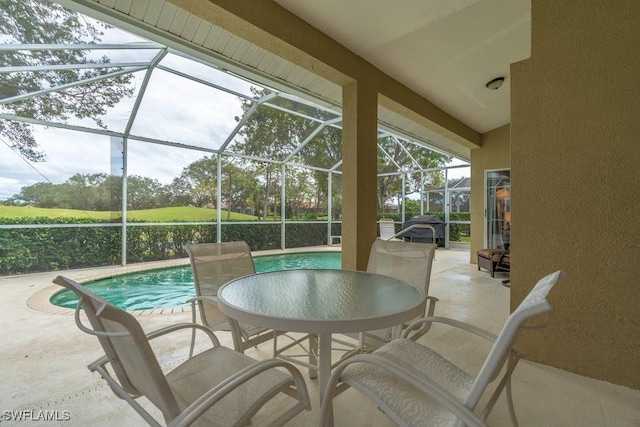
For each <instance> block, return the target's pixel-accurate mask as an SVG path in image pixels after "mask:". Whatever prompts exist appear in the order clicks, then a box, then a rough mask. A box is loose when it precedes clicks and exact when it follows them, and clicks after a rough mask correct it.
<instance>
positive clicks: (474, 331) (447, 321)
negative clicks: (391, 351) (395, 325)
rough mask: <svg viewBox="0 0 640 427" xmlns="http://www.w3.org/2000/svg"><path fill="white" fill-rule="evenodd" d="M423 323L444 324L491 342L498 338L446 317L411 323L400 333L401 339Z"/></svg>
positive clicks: (431, 317)
mask: <svg viewBox="0 0 640 427" xmlns="http://www.w3.org/2000/svg"><path fill="white" fill-rule="evenodd" d="M424 323H444V324H446V325H449V326H453V327H454V328H458V329H462V330H465V331H467V332H470V333H472V334H474V335H477V336H479V337H482V338H485V339H487V340H489V341H492V342H495V340H496V339H497V338H498V337H497V336H496V335H495V334H492V333H491V332H489V331H486V330H484V329H482V328H479V327H477V326H474V325H471V324H469V323H465V322H461V321H459V320H455V319H450V318H448V317H439V316H430V317H423V318H421V319H418V320H416V321H414V322H412V323H411V324H410V325H409V326H407V328H406V329H405V330H404V331H403V332H402V337H403V338H407V337H408V335H409V332H411V331H412V330H414V329H418V328H419V327H420V325H422V324H424Z"/></svg>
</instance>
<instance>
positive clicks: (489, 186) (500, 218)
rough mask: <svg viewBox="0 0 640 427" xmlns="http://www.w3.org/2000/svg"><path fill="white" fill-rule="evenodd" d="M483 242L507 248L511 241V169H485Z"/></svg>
mask: <svg viewBox="0 0 640 427" xmlns="http://www.w3.org/2000/svg"><path fill="white" fill-rule="evenodd" d="M485 188H486V192H485V196H486V198H485V210H484V212H485V222H486V229H485V243H486V246H485V247H487V248H499V249H509V243H510V241H511V238H510V234H511V171H510V170H508V169H504V170H495V171H485Z"/></svg>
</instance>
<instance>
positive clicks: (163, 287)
mask: <svg viewBox="0 0 640 427" xmlns="http://www.w3.org/2000/svg"><path fill="white" fill-rule="evenodd" d="M253 262H254V264H255V266H256V271H257V272H258V273H262V272H265V271H274V270H292V269H297V268H330V269H340V268H341V265H342V260H341V254H340V252H303V253H291V254H281V255H262V256H255V257H254V258H253ZM83 285H84V286H86V287H87V288H89V289H90V290H92V291H93V292H95V293H96V294H98V295H100V296H101V297H102V298H104V299H106V300H107V301H109V302H110V303H112V304H114V305H116V306H118V307H120V308H122V309H123V310H129V311H131V310H152V309H156V308H171V307H180V306H186V305H188V304H187V303H186V302H185V301H186V300H187V299H189V298H193V297H194V296H195V289H194V285H193V275H192V274H191V266H190V265H186V266H180V267H170V268H162V269H156V270H146V271H141V272H138V273H127V274H123V275H120V276H113V277H110V278H107V279H101V280H94V281H92V282H85V283H83ZM50 301H51V303H52V304H54V305H57V306H59V307H66V308H76V306H77V305H78V299H77V298H76V296H75V294H74V293H73V292H71V291H69V290H67V289H64V290H61V291H60V292H57V293H56V294H54V295H53V296H52V297H51V299H50Z"/></svg>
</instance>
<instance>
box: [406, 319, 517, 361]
mask: <svg viewBox="0 0 640 427" xmlns="http://www.w3.org/2000/svg"><path fill="white" fill-rule="evenodd" d="M425 323H443V324H445V325H449V326H453V327H454V328H458V329H462V330H464V331H466V332H469V333H472V334H474V335H476V336H479V337H481V338H484V339H486V340H487V341H491V342H495V341H496V339H497V338H498V336H497V335H495V334H492V333H491V332H489V331H487V330H484V329H482V328H479V327H477V326H474V325H472V324H470V323H465V322H461V321H459V320H455V319H451V318H448V317H439V316H431V317H423V318H421V319H418V320H416V321H414V322H412V323H411V324H409V326H407V328H406V329H405V330H404V331H403V332H402V338H409V339H413V340H414V341H415V339H414V337H409V333H410V332H411V331H413V330H416V329H420V327H421V325H423V324H425ZM422 335H424V334H422ZM422 335H420V336H422ZM420 336H419V337H420ZM419 337H417V338H419ZM511 351H513V352H514V353H516V355H517V356H518V357H519V358H521V359H524V358H526V356H527V353H526V352H525V351H524V350H523V349H522V348H520V347H518V346H516V345H514V346H513V347H511Z"/></svg>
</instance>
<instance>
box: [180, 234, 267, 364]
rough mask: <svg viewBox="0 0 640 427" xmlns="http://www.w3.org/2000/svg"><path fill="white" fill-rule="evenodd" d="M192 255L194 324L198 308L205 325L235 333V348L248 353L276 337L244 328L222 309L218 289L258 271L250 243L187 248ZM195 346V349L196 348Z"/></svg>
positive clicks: (245, 325)
mask: <svg viewBox="0 0 640 427" xmlns="http://www.w3.org/2000/svg"><path fill="white" fill-rule="evenodd" d="M184 248H185V250H186V251H187V253H188V254H189V259H190V261H191V270H192V271H193V282H194V285H195V289H196V297H195V298H193V299H190V300H189V302H190V303H191V310H192V313H193V322H194V323H196V306H197V307H198V310H197V311H198V312H199V313H200V320H201V321H202V324H203V325H204V326H206V327H208V328H209V329H211V330H212V331H231V335H232V337H233V346H234V348H235V349H236V350H237V351H239V352H241V353H244V351H245V350H246V349H247V348H251V347H255V346H256V345H258V344H261V343H263V342H265V341H268V340H270V339H271V338H273V336H274V331H272V330H269V329H265V328H261V327H259V326H255V325H247V324H240V323H238V322H237V321H235V320H233V319H229V318H228V317H227V316H225V315H224V314H223V313H222V312H221V311H220V310H219V309H218V296H217V295H218V289H219V288H220V287H221V286H222V285H224V284H225V283H227V282H229V281H231V280H233V279H237V278H238V277H242V276H246V275H248V274H255V272H256V269H255V266H254V264H253V258H252V256H251V249H250V248H249V245H247V243H246V242H242V241H240V242H224V243H199V244H188V245H185V246H184ZM193 344H194V343H193V342H192V346H193Z"/></svg>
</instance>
